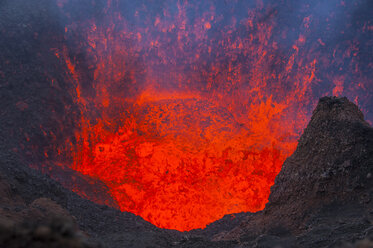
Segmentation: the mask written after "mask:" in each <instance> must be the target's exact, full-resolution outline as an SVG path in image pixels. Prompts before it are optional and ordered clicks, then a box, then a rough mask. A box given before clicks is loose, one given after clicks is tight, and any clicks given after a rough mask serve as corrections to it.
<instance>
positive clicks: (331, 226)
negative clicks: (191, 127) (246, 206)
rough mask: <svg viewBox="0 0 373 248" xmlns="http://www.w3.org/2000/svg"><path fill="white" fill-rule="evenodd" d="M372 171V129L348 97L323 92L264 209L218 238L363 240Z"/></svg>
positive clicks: (307, 243) (301, 243) (311, 243)
mask: <svg viewBox="0 0 373 248" xmlns="http://www.w3.org/2000/svg"><path fill="white" fill-rule="evenodd" d="M372 174H373V129H372V128H371V127H370V126H369V124H368V123H367V122H365V121H364V117H363V114H362V113H361V112H360V110H359V109H358V107H357V106H356V105H354V104H353V103H351V102H350V101H348V99H347V98H336V97H324V98H322V99H320V102H319V104H318V106H317V108H316V109H315V111H314V113H313V116H312V119H311V121H310V123H309V125H308V127H307V128H306V129H305V130H304V133H303V135H302V137H301V138H300V140H299V144H298V147H297V149H296V151H295V152H294V154H293V155H292V156H291V157H289V158H288V159H287V160H286V161H285V163H284V165H283V168H282V170H281V172H280V173H279V175H278V176H277V178H276V181H275V184H274V186H273V187H272V188H271V192H272V193H271V195H270V197H269V203H268V204H267V205H266V208H265V210H263V211H262V212H259V213H256V214H254V215H252V216H249V217H247V219H246V220H245V221H244V222H243V223H241V225H240V226H239V227H236V228H235V229H233V230H232V231H230V232H229V233H227V234H224V235H218V236H216V237H215V239H216V240H222V239H225V240H230V239H235V240H238V241H239V242H240V243H243V244H245V245H247V246H251V245H258V246H259V247H266V245H263V246H262V245H261V243H263V242H264V241H263V240H262V238H261V239H258V237H259V236H260V235H271V237H270V238H269V237H267V236H266V238H265V240H267V243H268V242H269V243H270V244H271V245H272V246H274V245H276V244H282V246H284V247H293V246H294V247H328V246H335V247H339V246H341V245H343V243H344V242H345V241H351V242H353V241H355V240H358V239H362V238H364V237H366V236H367V235H368V232H369V231H368V230H371V228H372V223H373V212H372V211H373V201H372V197H373V193H372V183H373V181H372ZM368 236H369V235H368ZM268 240H271V241H268ZM284 240H286V241H287V242H285V243H284V242H283V241H284Z"/></svg>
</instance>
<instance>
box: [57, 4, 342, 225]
mask: <svg viewBox="0 0 373 248" xmlns="http://www.w3.org/2000/svg"><path fill="white" fill-rule="evenodd" d="M58 2H59V6H60V7H61V8H63V7H64V6H65V4H66V3H67V2H68V1H66V0H64V1H62V0H61V1H58ZM118 6H119V5H118V2H117V1H107V5H106V7H105V9H104V13H105V15H104V17H100V18H99V21H97V20H96V19H95V18H86V19H83V20H81V21H80V22H75V23H73V24H71V25H68V26H67V27H66V29H65V31H66V39H67V40H71V39H76V38H75V36H77V34H79V35H80V36H79V39H80V40H82V42H80V43H79V44H75V43H74V46H75V47H74V49H75V51H84V56H85V63H87V66H86V68H85V69H82V68H83V67H84V65H82V63H79V59H78V56H74V55H71V54H72V53H73V51H72V50H73V49H71V48H68V47H66V49H65V50H64V51H56V56H58V57H59V58H61V59H64V60H65V62H66V68H68V70H69V71H70V74H71V78H70V80H71V82H72V83H73V84H75V85H76V92H73V93H72V94H73V95H74V96H75V99H76V104H77V105H79V106H80V109H81V120H80V121H79V128H78V129H77V130H76V137H75V138H76V143H74V144H73V143H71V144H69V147H71V151H69V153H70V154H72V157H73V164H72V165H71V166H70V167H71V168H73V169H74V170H76V171H79V172H81V173H82V174H85V175H89V176H91V177H93V178H96V179H99V180H101V181H102V182H103V183H105V184H106V185H107V186H108V187H109V189H110V194H111V195H112V197H113V198H114V199H115V200H116V201H117V203H118V205H119V207H120V209H121V210H122V211H129V212H131V213H134V214H136V215H140V216H141V217H143V218H144V219H145V220H147V221H149V222H151V223H153V224H155V225H156V226H158V227H162V228H170V229H177V230H180V231H186V230H191V229H194V228H203V227H205V226H206V225H207V224H209V223H211V222H213V221H215V220H217V219H220V218H221V217H223V216H224V215H225V214H229V213H238V212H243V211H244V212H247V211H250V212H255V211H259V210H262V209H263V208H264V206H265V204H266V203H267V201H268V196H269V194H270V187H271V186H272V185H273V183H274V180H275V177H276V175H277V174H278V173H279V171H280V170H281V165H282V163H283V162H284V160H285V159H286V158H287V157H288V156H289V155H291V154H292V152H293V151H294V150H295V147H296V145H297V139H298V137H299V135H300V133H301V131H302V129H303V128H304V127H305V125H306V123H307V121H308V118H309V116H310V110H311V109H313V106H314V104H315V103H316V102H315V100H317V97H314V96H313V95H312V87H313V86H314V85H315V84H316V83H317V82H318V81H317V78H316V76H315V74H316V67H317V65H318V63H319V61H318V59H317V58H316V57H318V56H314V57H313V56H309V50H310V48H309V47H310V46H306V44H307V42H308V39H309V37H311V38H313V37H312V34H311V33H310V32H309V29H310V25H312V22H311V21H312V18H310V16H307V17H305V18H304V20H303V21H302V23H301V25H300V28H299V33H298V35H297V37H296V38H295V39H294V40H293V41H292V44H291V46H290V49H289V50H286V53H284V52H283V50H281V49H280V46H281V44H279V43H278V42H277V41H276V40H275V39H274V38H273V36H274V31H273V30H274V29H275V28H276V22H275V19H274V18H272V16H273V15H275V12H271V10H270V8H268V9H269V10H268V11H267V10H266V8H265V7H264V6H263V3H262V2H261V1H257V5H256V7H253V8H251V9H250V8H248V9H247V11H246V17H245V18H242V19H241V20H236V19H235V18H234V17H232V18H231V19H229V20H224V24H225V25H224V26H222V25H221V22H223V21H222V19H223V17H222V16H221V15H218V14H217V13H216V11H215V8H214V5H213V4H210V5H209V7H208V8H207V7H206V9H207V10H206V9H202V8H203V7H199V5H197V4H195V5H193V3H187V2H186V3H184V4H181V3H179V2H178V1H175V6H170V7H169V8H168V7H167V6H164V7H163V10H162V13H161V14H157V15H153V16H151V15H150V17H149V18H147V16H146V13H147V11H148V12H150V11H151V10H149V9H147V7H146V6H145V5H144V6H142V7H141V8H139V9H138V10H136V11H134V12H133V18H134V20H135V21H136V22H138V23H140V24H141V25H140V24H139V25H137V26H136V28H133V26H131V25H132V24H131V23H130V22H129V21H128V20H127V19H126V18H125V17H124V16H123V14H122V13H120V12H119V11H117V9H118V8H119V7H118ZM191 9H192V10H195V11H196V12H198V13H201V14H200V15H197V16H195V17H194V18H193V21H191V20H190V18H189V17H188V13H189V12H188V10H189V11H190V10H191ZM264 19H265V20H266V21H263V20H264ZM142 24H144V25H142ZM281 35H282V36H286V34H285V32H282V33H281ZM317 40H319V41H317ZM83 41H84V42H83ZM316 41H317V44H318V45H320V44H321V45H322V44H324V43H323V42H320V41H321V40H320V39H317V37H316ZM321 45H320V46H321ZM324 45H325V44H324ZM324 60H325V59H324ZM321 63H324V62H323V60H322V61H321ZM87 71H88V72H87ZM87 75H88V76H87ZM343 80H344V78H343V77H342V76H341V77H339V78H337V79H336V80H334V81H332V82H333V83H334V85H335V88H334V89H333V88H331V89H330V90H329V92H331V91H332V92H334V93H335V94H338V95H341V94H343V91H344V89H345V88H346V87H344V86H343ZM87 82H90V86H89V87H88V86H87ZM82 195H84V194H82Z"/></svg>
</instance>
